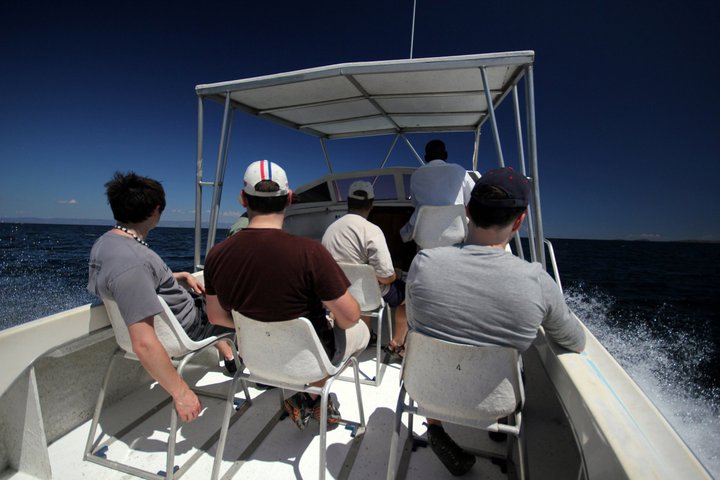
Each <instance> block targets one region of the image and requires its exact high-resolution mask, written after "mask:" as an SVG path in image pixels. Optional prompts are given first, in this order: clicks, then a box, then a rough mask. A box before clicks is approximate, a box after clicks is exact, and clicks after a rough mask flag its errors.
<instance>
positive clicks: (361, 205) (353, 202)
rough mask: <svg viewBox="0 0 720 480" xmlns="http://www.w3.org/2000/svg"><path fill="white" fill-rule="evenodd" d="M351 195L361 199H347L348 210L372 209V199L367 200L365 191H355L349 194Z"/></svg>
mask: <svg viewBox="0 0 720 480" xmlns="http://www.w3.org/2000/svg"><path fill="white" fill-rule="evenodd" d="M351 195H355V196H358V197H363V199H362V200H360V199H359V198H352V197H348V199H347V202H348V210H370V209H371V208H372V206H373V200H374V199H372V198H367V192H366V191H365V190H355V191H354V192H351Z"/></svg>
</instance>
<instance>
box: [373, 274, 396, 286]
mask: <svg viewBox="0 0 720 480" xmlns="http://www.w3.org/2000/svg"><path fill="white" fill-rule="evenodd" d="M396 278H397V275H395V274H394V273H393V274H392V275H390V276H389V277H377V281H378V283H379V284H381V285H390V284H391V283H393V282H394V281H395V279H396Z"/></svg>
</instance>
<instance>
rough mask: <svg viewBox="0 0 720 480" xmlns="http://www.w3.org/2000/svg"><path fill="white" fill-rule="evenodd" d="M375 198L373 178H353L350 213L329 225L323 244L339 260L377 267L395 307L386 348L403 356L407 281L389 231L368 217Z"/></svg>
mask: <svg viewBox="0 0 720 480" xmlns="http://www.w3.org/2000/svg"><path fill="white" fill-rule="evenodd" d="M374 199H375V191H374V189H373V186H372V184H371V183H370V182H366V181H362V180H359V181H356V182H353V184H352V185H350V188H349V190H348V213H347V214H346V215H344V216H342V217H340V218H339V219H337V220H336V221H335V222H333V223H332V225H330V226H329V227H328V228H327V230H326V231H325V235H323V238H322V244H323V246H324V247H325V248H327V250H328V251H329V252H330V254H331V255H332V256H333V258H334V259H335V261H337V262H340V263H353V264H360V265H370V266H372V267H373V269H375V275H376V276H377V281H378V283H379V284H380V293H381V294H382V296H383V299H384V300H385V302H386V303H387V304H388V305H389V306H390V307H393V308H395V329H394V332H393V338H392V340H390V344H389V345H388V346H387V347H386V350H387V351H388V352H390V353H391V354H397V356H401V355H402V351H403V345H404V344H405V334H406V333H407V320H406V318H405V282H403V281H402V280H401V279H400V278H399V276H398V275H397V274H396V272H395V268H394V267H393V263H392V258H391V257H390V250H389V249H388V246H387V242H386V241H385V234H383V231H382V230H381V229H380V227H378V226H377V225H375V224H374V223H371V222H369V221H368V219H367V218H368V215H370V211H371V210H372V207H373V201H374Z"/></svg>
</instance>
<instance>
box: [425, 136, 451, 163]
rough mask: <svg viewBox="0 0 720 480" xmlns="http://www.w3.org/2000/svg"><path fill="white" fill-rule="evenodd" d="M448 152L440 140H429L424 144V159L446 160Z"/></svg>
mask: <svg viewBox="0 0 720 480" xmlns="http://www.w3.org/2000/svg"><path fill="white" fill-rule="evenodd" d="M447 157H448V154H447V150H445V143H443V141H442V140H430V141H429V142H428V143H427V144H426V145H425V161H428V162H429V161H430V160H447Z"/></svg>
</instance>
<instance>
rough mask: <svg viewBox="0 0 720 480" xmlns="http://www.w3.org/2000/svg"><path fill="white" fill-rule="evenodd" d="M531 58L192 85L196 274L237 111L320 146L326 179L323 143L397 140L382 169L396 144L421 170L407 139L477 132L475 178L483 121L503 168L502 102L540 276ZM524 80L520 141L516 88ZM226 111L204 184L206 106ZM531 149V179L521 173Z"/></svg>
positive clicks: (330, 69)
mask: <svg viewBox="0 0 720 480" xmlns="http://www.w3.org/2000/svg"><path fill="white" fill-rule="evenodd" d="M534 58H535V53H534V52H533V51H531V50H528V51H518V52H503V53H488V54H476V55H461V56H453V57H434V58H416V59H407V60H387V61H378V62H359V63H343V64H338V65H330V66H325V67H318V68H310V69H305V70H296V71H292V72H286V73H279V74H275V75H265V76H261V77H252V78H246V79H241V80H233V81H227V82H219V83H211V84H203V85H197V86H196V87H195V91H196V93H197V96H198V145H197V170H196V201H195V269H196V270H200V269H202V268H203V265H202V263H201V259H200V257H201V237H202V228H201V225H202V210H203V209H202V189H203V187H212V189H213V198H212V204H211V206H210V219H209V228H208V236H207V245H206V249H205V253H206V254H207V252H208V251H209V250H210V248H212V246H213V245H214V243H215V234H216V230H217V223H218V217H219V209H220V199H221V196H222V186H223V181H224V176H225V169H226V165H227V156H228V146H229V142H230V131H231V129H232V122H233V118H234V115H233V113H234V112H235V111H239V112H244V113H247V114H250V115H255V116H257V117H259V118H264V119H267V120H268V121H272V122H275V123H278V124H281V125H284V126H286V127H289V128H291V129H295V130H298V131H300V132H302V133H305V134H308V135H311V136H314V137H317V138H319V139H320V145H321V147H322V150H323V154H324V155H325V160H326V162H327V166H328V170H329V171H330V173H331V174H332V173H333V169H332V164H331V163H330V159H329V158H328V155H327V149H326V147H325V141H326V140H332V139H337V138H352V137H365V136H375V135H394V136H395V139H394V141H393V143H392V146H391V147H390V150H389V151H388V153H387V155H386V157H385V161H384V162H383V163H382V165H381V166H380V167H381V168H382V167H384V166H385V163H386V162H387V159H388V158H389V156H390V153H391V151H392V149H393V148H394V146H395V144H396V142H397V140H398V138H402V139H403V140H404V141H405V143H406V144H407V145H408V147H409V148H410V149H411V151H412V152H413V154H414V155H415V157H416V158H417V159H418V161H419V162H420V163H421V164H422V163H423V160H422V159H421V158H420V156H419V155H418V154H417V152H416V150H415V149H414V148H413V146H412V144H411V143H410V141H409V140H408V139H407V137H406V136H405V134H407V133H422V132H463V131H465V132H474V133H475V145H474V153H473V159H472V170H473V171H476V170H477V162H478V158H477V157H478V146H479V142H480V129H481V127H482V126H483V124H485V123H486V122H487V121H488V120H489V123H490V125H491V128H492V136H493V141H494V144H495V151H496V155H497V164H498V166H499V167H504V166H505V161H504V157H503V151H502V145H501V143H500V137H499V134H498V126H497V120H496V117H495V109H496V108H497V106H498V105H500V103H502V102H503V100H505V98H506V97H508V95H511V96H512V100H513V104H514V111H515V127H516V128H515V130H516V139H517V142H516V143H517V145H518V159H519V163H520V170H521V172H522V173H523V174H525V175H527V176H528V177H529V178H530V179H531V180H532V184H533V198H532V202H531V205H530V213H531V215H530V217H529V221H528V223H529V225H528V233H529V238H530V244H531V254H532V255H531V256H532V260H533V261H538V262H540V263H541V264H542V265H543V267H545V253H544V246H543V243H544V238H543V232H542V219H541V211H540V193H539V185H538V176H537V148H536V140H535V109H534V108H535V107H534V104H535V100H534V95H535V94H534V87H533V69H532V65H533V61H534ZM523 79H524V82H523V83H524V86H525V106H526V109H525V117H526V118H525V120H526V122H527V123H526V125H527V130H526V131H525V134H523V127H522V125H521V120H520V118H521V114H520V107H519V95H518V84H519V82H520V81H521V80H523ZM205 100H211V101H215V102H218V103H221V104H224V114H223V119H222V127H221V132H220V142H219V148H218V156H217V163H216V172H215V180H213V181H205V180H203V142H204V116H205V114H204V101H205ZM525 148H527V156H528V167H529V168H528V171H527V172H526V169H525Z"/></svg>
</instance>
